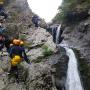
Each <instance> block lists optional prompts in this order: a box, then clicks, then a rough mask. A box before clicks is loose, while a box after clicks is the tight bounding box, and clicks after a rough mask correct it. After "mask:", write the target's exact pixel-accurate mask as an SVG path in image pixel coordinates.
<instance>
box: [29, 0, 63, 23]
mask: <svg viewBox="0 0 90 90" xmlns="http://www.w3.org/2000/svg"><path fill="white" fill-rule="evenodd" d="M61 2H62V0H28V3H29V6H30V8H31V9H32V11H33V12H34V13H36V14H38V15H39V16H40V17H41V18H43V19H45V21H46V22H50V21H51V20H52V18H54V16H55V15H56V13H57V9H58V7H59V6H60V5H61Z"/></svg>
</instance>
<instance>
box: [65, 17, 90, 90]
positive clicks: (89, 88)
mask: <svg viewBox="0 0 90 90" xmlns="http://www.w3.org/2000/svg"><path fill="white" fill-rule="evenodd" d="M63 36H64V42H63V43H65V44H67V45H68V46H69V47H72V48H76V49H77V50H78V51H79V53H80V56H79V57H80V58H79V64H80V72H81V75H82V81H83V84H84V87H85V90H90V85H89V83H90V79H89V76H90V18H88V19H87V20H84V21H82V22H77V24H72V26H71V25H69V26H67V27H65V30H64V33H63Z"/></svg>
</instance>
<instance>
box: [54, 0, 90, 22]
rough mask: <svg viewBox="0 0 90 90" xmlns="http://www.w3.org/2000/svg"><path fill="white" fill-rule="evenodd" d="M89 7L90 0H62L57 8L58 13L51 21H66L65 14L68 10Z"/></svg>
mask: <svg viewBox="0 0 90 90" xmlns="http://www.w3.org/2000/svg"><path fill="white" fill-rule="evenodd" d="M89 7H90V0H63V2H62V5H61V6H60V7H59V8H58V10H59V11H58V13H57V15H56V16H55V17H54V19H53V22H57V21H58V22H64V21H66V15H67V14H68V13H69V12H73V11H74V12H82V11H85V10H87V9H89Z"/></svg>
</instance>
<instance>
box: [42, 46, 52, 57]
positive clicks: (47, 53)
mask: <svg viewBox="0 0 90 90" xmlns="http://www.w3.org/2000/svg"><path fill="white" fill-rule="evenodd" d="M42 49H43V55H44V57H46V56H49V55H51V54H53V51H52V50H51V49H50V48H49V47H48V46H46V45H43V46H42Z"/></svg>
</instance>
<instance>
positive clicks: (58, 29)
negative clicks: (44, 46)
mask: <svg viewBox="0 0 90 90" xmlns="http://www.w3.org/2000/svg"><path fill="white" fill-rule="evenodd" d="M60 28H61V24H60V25H59V26H58V28H57V33H56V44H59V36H60Z"/></svg>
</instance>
